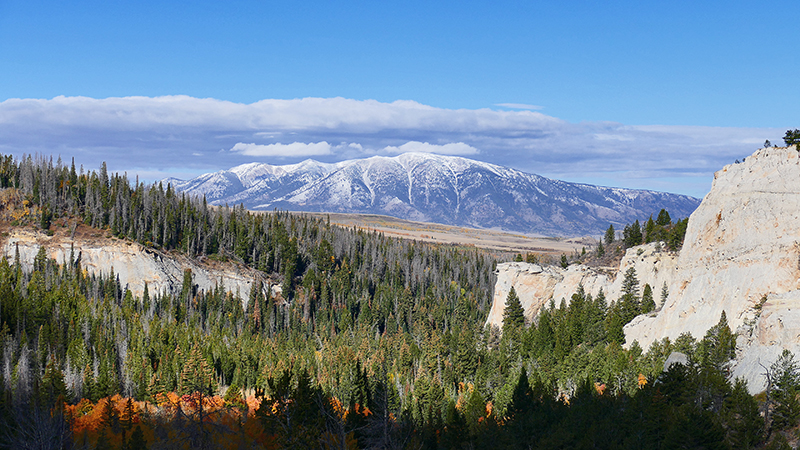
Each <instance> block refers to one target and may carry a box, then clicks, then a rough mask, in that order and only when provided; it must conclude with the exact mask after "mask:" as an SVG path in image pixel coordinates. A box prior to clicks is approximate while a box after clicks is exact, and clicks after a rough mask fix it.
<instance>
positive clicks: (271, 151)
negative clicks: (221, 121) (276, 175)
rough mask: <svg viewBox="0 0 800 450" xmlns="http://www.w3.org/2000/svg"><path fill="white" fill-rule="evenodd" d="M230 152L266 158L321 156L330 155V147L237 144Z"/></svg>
mask: <svg viewBox="0 0 800 450" xmlns="http://www.w3.org/2000/svg"><path fill="white" fill-rule="evenodd" d="M231 151H232V152H236V153H240V154H242V155H247V156H257V157H268V156H278V157H287V156H297V157H304V156H321V155H330V154H331V145H330V144H328V143H327V142H324V141H323V142H317V143H309V144H306V143H304V142H292V143H291V144H280V143H278V144H267V145H260V144H245V143H244V142H238V143H236V145H234V146H233V148H232V149H231Z"/></svg>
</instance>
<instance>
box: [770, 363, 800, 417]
mask: <svg viewBox="0 0 800 450" xmlns="http://www.w3.org/2000/svg"><path fill="white" fill-rule="evenodd" d="M798 394H800V370H799V369H798V366H797V362H796V361H795V359H794V355H793V354H792V353H791V352H790V351H788V350H784V351H783V353H781V356H780V358H778V360H777V361H775V362H774V363H773V364H772V365H771V366H770V368H769V371H768V373H767V399H768V400H767V402H768V409H767V411H769V403H772V405H773V407H772V412H771V414H769V419H768V420H767V424H768V426H771V427H772V428H773V429H777V430H783V429H789V428H793V427H795V426H796V425H797V423H798V421H800V401H798Z"/></svg>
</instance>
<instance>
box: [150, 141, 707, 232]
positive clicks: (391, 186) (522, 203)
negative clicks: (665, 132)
mask: <svg viewBox="0 0 800 450" xmlns="http://www.w3.org/2000/svg"><path fill="white" fill-rule="evenodd" d="M164 182H165V183H166V182H169V183H171V184H172V186H173V187H174V188H175V189H177V190H179V191H183V192H187V193H190V194H195V195H205V196H206V199H207V201H208V202H209V203H212V204H216V205H222V204H229V205H233V204H239V203H242V204H244V206H245V207H247V208H248V209H252V210H272V209H275V208H277V209H280V210H288V211H314V212H343V213H370V214H385V215H389V216H394V217H399V218H403V219H409V220H418V221H426V222H438V223H443V224H449V225H459V226H469V227H477V228H499V229H504V230H508V231H517V232H524V233H531V234H542V235H552V236H575V235H585V234H600V233H602V232H603V231H605V229H606V228H608V225H609V224H614V226H615V227H617V226H618V225H622V224H626V223H631V222H633V221H634V220H636V219H639V220H643V219H647V218H648V217H649V216H650V215H651V214H652V215H654V216H655V215H656V214H658V212H659V211H660V210H661V208H664V209H666V210H667V211H669V212H670V215H672V217H673V218H677V217H688V215H689V214H691V213H692V211H694V209H695V208H696V207H697V206H698V205H699V204H700V200H699V199H696V198H694V197H689V196H686V195H677V194H668V193H664V192H655V191H646V190H636V189H621V188H608V187H600V186H592V185H587V184H579V183H569V182H565V181H559V180H552V179H549V178H544V177H541V176H539V175H535V174H528V173H524V172H520V171H518V170H514V169H510V168H507V167H501V166H497V165H494V164H488V163H484V162H479V161H474V160H470V159H466V158H460V157H452V156H442V155H434V154H429V153H404V154H402V155H399V156H396V157H384V156H374V157H372V158H367V159H357V160H351V161H343V162H339V163H335V164H326V163H320V162H317V161H314V160H306V161H303V162H301V163H299V164H291V165H283V166H272V165H269V164H259V163H251V164H244V165H241V166H237V167H234V168H232V169H230V170H223V171H221V172H215V173H209V174H205V175H201V176H199V177H197V178H194V179H192V180H188V181H183V180H178V179H174V178H170V179H166V180H164Z"/></svg>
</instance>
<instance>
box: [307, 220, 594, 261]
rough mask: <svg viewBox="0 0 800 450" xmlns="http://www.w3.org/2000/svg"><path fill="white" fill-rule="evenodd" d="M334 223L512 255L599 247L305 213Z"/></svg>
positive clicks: (587, 240) (586, 241)
mask: <svg viewBox="0 0 800 450" xmlns="http://www.w3.org/2000/svg"><path fill="white" fill-rule="evenodd" d="M305 214H309V215H310V216H312V217H317V218H318V219H320V220H327V219H328V218H330V222H331V223H332V224H336V225H339V226H342V227H355V228H357V229H361V230H364V231H376V232H379V233H383V234H384V235H386V236H389V237H396V238H399V239H413V240H419V241H422V242H430V243H436V244H453V245H464V246H475V247H481V248H487V249H492V250H499V251H504V252H510V253H522V254H526V253H536V254H541V255H548V256H560V255H561V254H562V253H565V254H573V253H576V252H577V253H580V252H581V250H583V249H590V248H592V247H593V246H595V245H596V244H597V240H596V239H594V238H592V237H578V238H549V237H537V236H527V235H523V234H519V233H512V232H506V231H502V230H487V229H479V228H465V227H457V226H452V225H442V224H438V223H428V222H414V221H410V220H403V219H398V218H396V217H391V216H381V215H374V214H342V213H305Z"/></svg>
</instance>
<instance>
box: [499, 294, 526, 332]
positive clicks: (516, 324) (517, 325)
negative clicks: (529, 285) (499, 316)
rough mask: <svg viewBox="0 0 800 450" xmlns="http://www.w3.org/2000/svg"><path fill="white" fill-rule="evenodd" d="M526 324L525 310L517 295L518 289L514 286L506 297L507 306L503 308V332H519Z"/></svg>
mask: <svg viewBox="0 0 800 450" xmlns="http://www.w3.org/2000/svg"><path fill="white" fill-rule="evenodd" d="M524 326H525V310H524V309H522V304H521V303H520V301H519V297H518V296H517V291H516V290H515V289H514V287H513V286H512V287H511V289H510V290H509V291H508V296H507V297H506V306H505V308H504V309H503V333H507V332H510V331H511V330H514V331H513V332H517V331H520V330H522V328H523V327H524Z"/></svg>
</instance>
